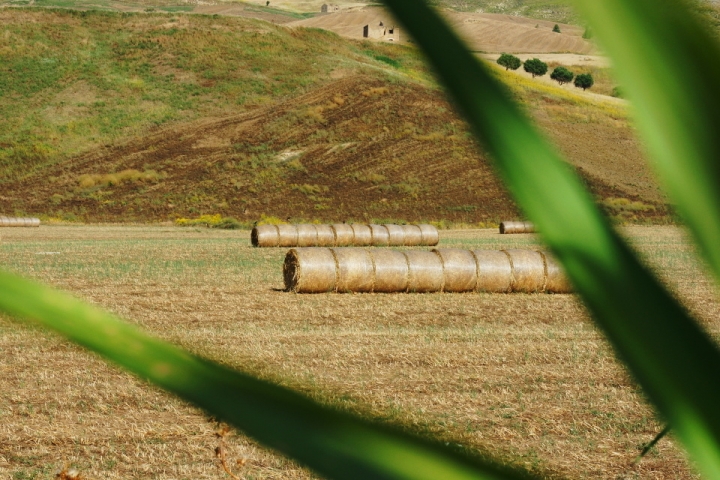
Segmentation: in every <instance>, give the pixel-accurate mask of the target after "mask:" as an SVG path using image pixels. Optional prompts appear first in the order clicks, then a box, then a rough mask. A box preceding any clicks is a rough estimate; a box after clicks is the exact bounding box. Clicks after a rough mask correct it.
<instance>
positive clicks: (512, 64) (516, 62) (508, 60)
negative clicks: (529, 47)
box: [497, 53, 522, 70]
mask: <svg viewBox="0 0 720 480" xmlns="http://www.w3.org/2000/svg"><path fill="white" fill-rule="evenodd" d="M497 63H498V65H501V66H503V67H505V70H517V69H518V68H520V65H522V61H521V60H520V59H519V58H518V57H516V56H515V55H510V54H509V53H503V54H502V55H500V58H498V59H497Z"/></svg>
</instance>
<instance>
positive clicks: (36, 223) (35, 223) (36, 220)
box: [30, 218, 40, 227]
mask: <svg viewBox="0 0 720 480" xmlns="http://www.w3.org/2000/svg"><path fill="white" fill-rule="evenodd" d="M30 220H32V225H30V226H31V227H39V226H40V219H39V218H31V219H30Z"/></svg>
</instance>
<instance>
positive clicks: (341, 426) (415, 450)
mask: <svg viewBox="0 0 720 480" xmlns="http://www.w3.org/2000/svg"><path fill="white" fill-rule="evenodd" d="M0 311H4V312H7V313H9V314H11V315H14V316H17V317H20V318H24V319H32V320H36V321H38V322H40V323H41V324H43V325H45V326H47V327H50V328H52V329H54V330H56V331H57V332H59V333H61V334H62V335H64V336H66V337H67V338H69V339H70V340H72V341H74V342H76V343H78V344H80V345H82V346H84V347H87V348H88V349H90V350H92V351H95V352H97V353H99V354H101V355H102V356H104V357H105V358H107V359H109V360H112V361H113V362H115V363H117V364H119V365H121V366H123V367H125V368H126V369H128V370H130V371H131V372H133V373H135V374H137V375H139V376H141V377H143V378H145V379H147V380H149V381H151V382H153V383H155V384H156V385H158V386H160V387H162V388H164V389H166V390H168V391H170V392H172V393H174V394H176V395H178V396H179V397H181V398H183V399H185V400H188V401H190V402H192V403H194V404H195V405H197V406H199V407H201V408H203V409H204V410H205V411H207V412H208V413H211V414H213V415H215V416H216V417H218V418H220V419H222V420H224V421H227V422H228V423H230V424H232V425H234V426H236V427H237V428H239V429H241V430H243V431H244V432H245V433H247V434H248V435H250V436H252V437H254V438H255V439H257V440H258V441H260V442H261V443H263V444H264V445H266V446H269V447H271V448H275V449H277V450H279V451H281V452H283V453H285V454H287V455H289V456H290V457H292V458H294V459H296V460H299V461H300V462H301V463H303V464H305V465H307V466H309V467H310V468H312V469H314V470H316V471H317V472H319V473H321V474H323V475H326V476H328V477H330V478H338V479H357V480H360V479H362V480H366V479H368V478H377V479H388V480H390V479H397V480H400V479H408V480H409V479H418V480H419V479H427V480H431V479H432V480H435V479H439V478H442V479H445V480H468V479H501V478H503V479H518V480H519V479H523V478H528V477H526V476H525V475H524V474H522V473H521V472H518V471H514V470H511V469H508V468H504V467H502V466H499V465H495V464H493V463H492V462H486V463H482V462H480V461H478V460H475V459H472V460H471V459H469V458H467V457H464V456H461V455H459V454H456V453H454V452H451V451H449V450H448V449H446V448H444V447H442V446H440V445H438V444H434V443H430V442H428V441H425V440H422V439H420V438H417V437H413V436H410V435H407V434H404V433H401V432H398V431H395V430H392V429H390V428H388V427H385V426H381V425H379V424H375V423H372V422H370V421H367V420H363V419H361V418H358V417H354V416H351V415H348V414H345V413H342V412H338V411H335V410H333V409H331V408H329V407H323V406H321V405H319V404H317V403H315V402H313V401H311V400H309V399H308V398H306V397H303V396H301V395H299V394H298V393H295V392H293V391H291V390H288V389H286V388H282V387H279V386H276V385H273V384H271V383H269V382H265V381H262V380H258V379H256V378H254V377H252V376H249V375H246V374H243V373H241V372H237V371H234V370H230V369H228V368H225V367H222V366H220V365H218V364H215V363H213V362H210V361H208V360H205V359H202V358H199V357H196V356H193V355H191V354H189V353H187V352H185V351H183V350H181V349H179V348H176V347H174V346H172V345H170V344H168V343H165V342H163V341H160V340H158V339H155V338H152V337H149V336H148V335H146V334H144V333H142V332H140V331H139V330H137V329H136V328H135V327H133V326H131V325H129V324H127V323H124V322H122V321H120V320H118V319H117V318H115V317H113V316H112V315H110V314H109V313H106V312H104V311H102V310H99V309H97V308H95V307H92V306H90V305H88V304H86V303H84V302H81V301H79V300H76V299H74V298H72V297H70V296H69V295H66V294H63V293H61V292H58V291H56V290H53V289H51V288H49V287H45V286H42V285H38V284H35V283H33V282H31V281H28V280H25V279H22V278H20V277H17V276H14V275H11V274H7V273H3V272H0Z"/></svg>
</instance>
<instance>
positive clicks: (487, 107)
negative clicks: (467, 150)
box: [384, 0, 720, 477]
mask: <svg viewBox="0 0 720 480" xmlns="http://www.w3.org/2000/svg"><path fill="white" fill-rule="evenodd" d="M384 1H385V3H386V4H387V5H388V6H389V7H390V9H391V10H392V12H393V14H394V15H395V17H396V18H398V20H399V21H400V22H402V23H403V24H404V25H405V28H406V29H407V30H408V32H409V34H410V36H412V37H413V38H414V40H415V41H416V42H417V44H419V45H420V46H421V48H422V49H423V51H424V52H425V54H426V55H427V56H428V59H429V61H430V62H431V63H432V64H433V66H434V68H435V71H436V73H437V75H438V76H439V78H440V79H441V81H442V82H443V84H444V85H445V86H446V88H447V90H448V93H449V94H450V95H451V97H452V98H453V99H454V100H455V103H456V104H457V105H458V107H459V108H460V110H461V111H462V112H463V113H464V114H465V117H466V118H467V119H468V121H469V123H470V125H471V126H472V128H473V129H474V131H475V133H476V135H477V136H478V138H479V139H480V140H481V142H482V143H483V144H484V145H485V147H486V148H487V150H488V151H489V152H490V154H491V155H492V157H493V158H494V160H495V164H496V166H497V167H498V169H499V171H500V173H501V175H502V176H503V178H504V180H505V182H506V184H507V185H508V187H509V188H510V190H511V192H512V193H513V195H514V197H515V198H516V200H517V201H518V203H519V204H520V206H521V207H522V208H523V210H524V211H525V212H526V213H527V214H528V216H529V217H530V219H531V220H533V221H534V222H536V224H537V225H538V227H539V229H540V231H541V232H542V233H543V237H544V239H545V241H546V242H547V243H548V244H549V246H550V247H551V248H552V249H553V250H554V252H555V253H556V255H557V256H558V257H559V259H560V261H561V262H562V263H563V265H564V267H565V269H566V271H567V273H568V275H569V276H570V278H571V279H572V281H573V283H574V284H575V286H576V288H577V290H578V292H579V293H580V294H581V295H582V297H583V299H584V301H585V303H586V304H587V306H588V307H589V308H590V310H591V312H592V314H593V316H594V318H595V320H596V321H597V322H598V323H599V324H600V326H601V327H602V328H603V329H604V331H605V332H606V334H607V336H608V337H609V339H610V341H611V342H612V343H613V345H614V347H615V348H616V350H617V351H618V353H619V355H620V356H621V357H622V359H623V360H624V361H625V362H626V364H627V365H628V367H629V368H630V370H631V372H632V373H633V374H634V376H635V378H636V379H637V380H638V381H639V382H640V384H641V385H642V386H643V387H644V389H645V391H646V392H647V393H648V395H649V396H650V398H651V400H652V401H653V402H654V403H655V404H656V405H657V407H658V408H659V410H660V412H661V413H662V414H663V415H664V416H665V417H666V418H667V420H668V422H669V423H670V424H672V425H673V428H675V431H676V433H677V435H678V437H679V438H680V439H681V440H682V441H683V442H684V443H685V445H686V447H687V448H688V450H689V451H690V452H691V453H692V455H693V456H694V458H695V460H696V461H697V462H698V465H699V466H700V468H701V469H702V470H703V471H704V472H705V473H707V474H708V475H711V476H714V477H717V476H720V409H718V408H717V405H720V382H718V377H717V374H718V372H720V352H719V351H718V349H717V347H716V346H715V344H714V343H713V342H712V341H711V340H710V339H709V338H708V337H707V335H705V334H704V332H703V331H702V330H701V329H700V328H699V326H698V325H697V324H696V323H695V322H694V321H693V320H692V319H691V318H690V317H689V316H688V314H687V313H686V312H685V310H684V309H683V308H682V307H681V306H680V305H679V304H678V303H677V301H675V300H674V298H673V297H672V296H671V295H670V294H669V293H667V292H666V291H665V290H664V289H663V288H662V287H661V286H660V284H659V283H658V281H657V280H656V279H655V278H654V277H653V276H652V275H651V274H650V273H649V272H648V271H647V270H646V269H645V268H644V267H643V266H642V265H641V264H640V262H639V261H638V259H637V258H636V257H635V256H634V255H633V254H632V252H631V251H630V249H629V248H628V247H627V246H626V245H625V243H624V242H623V241H622V240H621V239H620V238H619V237H618V235H617V234H616V233H614V231H613V230H612V229H611V228H610V226H609V224H608V222H607V221H606V220H605V219H604V217H602V215H601V214H600V212H599V211H598V209H597V208H596V207H595V205H594V203H593V202H592V199H591V198H590V196H589V194H588V193H587V192H586V191H585V190H584V188H583V186H582V183H581V182H580V180H579V179H578V178H577V177H576V175H575V174H574V173H573V172H572V171H571V170H570V168H569V167H568V166H567V165H566V164H565V163H564V162H563V161H562V160H561V158H560V157H559V156H558V155H557V154H556V152H555V151H554V150H553V148H552V147H550V146H549V144H548V143H547V142H546V141H545V140H544V139H543V138H542V137H541V136H540V135H539V134H538V132H537V131H536V130H535V129H534V128H533V127H532V125H531V123H530V121H529V120H528V119H527V118H526V117H525V116H524V115H523V114H522V113H521V112H520V110H519V108H518V107H517V106H516V105H514V103H513V102H512V101H511V99H510V96H509V94H508V93H507V91H506V89H505V88H504V87H503V86H502V85H501V84H500V83H499V82H498V81H497V80H495V79H494V78H493V77H492V76H491V75H490V74H489V73H488V71H487V70H486V69H485V68H484V67H483V66H482V65H481V64H480V63H479V61H478V60H477V59H476V58H475V57H473V56H472V54H470V53H469V51H468V50H467V49H466V48H465V47H464V45H463V44H462V43H461V42H460V40H459V39H458V38H457V36H456V35H455V34H454V33H453V32H452V31H451V30H450V29H449V28H448V27H447V25H446V24H445V23H444V22H443V21H442V20H441V19H440V18H439V16H438V15H437V14H435V13H434V12H433V11H432V10H431V9H430V8H429V7H428V6H427V4H426V3H425V2H422V1H419V0H384ZM606 21H612V19H606ZM714 218H717V217H714Z"/></svg>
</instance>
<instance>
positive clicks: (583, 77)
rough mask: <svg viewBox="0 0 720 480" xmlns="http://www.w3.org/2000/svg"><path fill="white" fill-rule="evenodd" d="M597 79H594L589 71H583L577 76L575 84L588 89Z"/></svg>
mask: <svg viewBox="0 0 720 480" xmlns="http://www.w3.org/2000/svg"><path fill="white" fill-rule="evenodd" d="M594 83H595V81H594V80H593V77H592V75H590V74H589V73H581V74H579V75H578V76H577V77H575V86H576V87H578V88H582V89H583V90H587V89H588V88H590V87H592V86H593V84H594Z"/></svg>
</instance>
